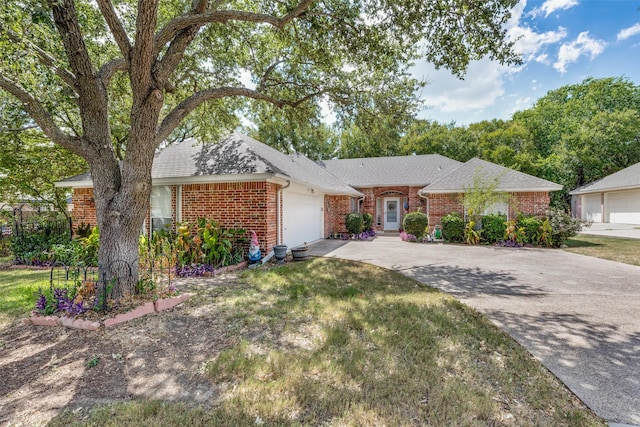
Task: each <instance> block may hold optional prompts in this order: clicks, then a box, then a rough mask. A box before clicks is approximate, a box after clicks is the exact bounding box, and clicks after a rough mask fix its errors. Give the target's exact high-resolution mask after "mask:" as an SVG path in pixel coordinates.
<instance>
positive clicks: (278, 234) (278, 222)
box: [276, 180, 291, 245]
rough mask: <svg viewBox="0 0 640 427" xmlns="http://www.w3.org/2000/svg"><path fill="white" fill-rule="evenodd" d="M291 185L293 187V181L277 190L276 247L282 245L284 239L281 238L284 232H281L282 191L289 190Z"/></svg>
mask: <svg viewBox="0 0 640 427" xmlns="http://www.w3.org/2000/svg"><path fill="white" fill-rule="evenodd" d="M290 185H291V180H288V181H287V185H285V186H282V187H280V188H278V190H276V245H281V244H282V237H281V236H282V233H281V231H282V230H280V228H281V224H282V221H281V219H282V214H281V213H280V210H281V208H282V203H281V202H280V197H281V195H282V190H285V189H287V188H289V186H290Z"/></svg>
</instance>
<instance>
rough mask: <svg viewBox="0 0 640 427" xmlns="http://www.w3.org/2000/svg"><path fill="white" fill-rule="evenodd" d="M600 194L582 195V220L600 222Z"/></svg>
mask: <svg viewBox="0 0 640 427" xmlns="http://www.w3.org/2000/svg"><path fill="white" fill-rule="evenodd" d="M601 201H602V195H601V194H600V193H596V194H585V195H583V196H582V217H581V219H582V220H583V221H589V222H602V202H601Z"/></svg>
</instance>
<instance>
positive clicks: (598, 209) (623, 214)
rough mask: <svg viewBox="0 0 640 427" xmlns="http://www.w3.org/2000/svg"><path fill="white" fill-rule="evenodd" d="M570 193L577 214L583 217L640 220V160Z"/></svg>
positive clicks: (609, 219) (606, 220)
mask: <svg viewBox="0 0 640 427" xmlns="http://www.w3.org/2000/svg"><path fill="white" fill-rule="evenodd" d="M569 194H571V208H572V212H573V214H574V216H575V217H576V218H580V219H581V220H583V221H591V222H608V223H614V224H640V163H636V164H635V165H632V166H629V167H628V168H625V169H622V170H621V171H618V172H616V173H614V174H611V175H608V176H606V177H604V178H602V179H600V180H598V181H595V182H592V183H590V184H587V185H583V186H582V187H579V188H576V189H575V190H573V191H572V192H571V193H569Z"/></svg>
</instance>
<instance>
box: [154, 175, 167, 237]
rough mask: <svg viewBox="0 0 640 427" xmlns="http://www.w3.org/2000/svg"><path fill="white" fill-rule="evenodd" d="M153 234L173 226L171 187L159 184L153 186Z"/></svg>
mask: <svg viewBox="0 0 640 427" xmlns="http://www.w3.org/2000/svg"><path fill="white" fill-rule="evenodd" d="M150 216H151V234H153V233H154V232H155V231H158V230H162V229H169V228H171V225H172V224H171V187H170V186H168V185H158V186H153V187H152V188H151V215H150Z"/></svg>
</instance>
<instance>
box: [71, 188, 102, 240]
mask: <svg viewBox="0 0 640 427" xmlns="http://www.w3.org/2000/svg"><path fill="white" fill-rule="evenodd" d="M71 203H73V211H72V212H71V217H72V219H73V229H74V231H75V229H76V228H77V227H78V226H79V225H81V224H89V225H91V226H92V227H93V226H95V225H97V224H98V220H97V219H96V204H95V202H94V200H93V188H74V189H73V194H72V195H71Z"/></svg>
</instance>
